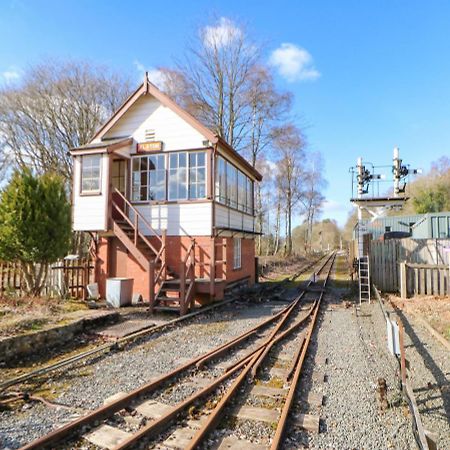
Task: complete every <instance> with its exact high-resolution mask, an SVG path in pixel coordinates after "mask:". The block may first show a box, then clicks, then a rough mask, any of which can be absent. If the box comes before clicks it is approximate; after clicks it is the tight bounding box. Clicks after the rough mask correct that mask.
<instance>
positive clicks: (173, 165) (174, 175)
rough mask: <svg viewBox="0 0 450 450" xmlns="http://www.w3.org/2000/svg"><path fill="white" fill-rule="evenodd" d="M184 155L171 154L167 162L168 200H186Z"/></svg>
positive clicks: (185, 159)
mask: <svg viewBox="0 0 450 450" xmlns="http://www.w3.org/2000/svg"><path fill="white" fill-rule="evenodd" d="M186 163H187V158H186V153H185V152H181V153H173V154H172V155H170V161H169V200H183V199H186V198H187V164H186Z"/></svg>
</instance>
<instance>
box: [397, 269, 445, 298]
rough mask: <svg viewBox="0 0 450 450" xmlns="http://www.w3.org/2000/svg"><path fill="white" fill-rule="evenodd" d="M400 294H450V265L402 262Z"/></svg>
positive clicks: (410, 295)
mask: <svg viewBox="0 0 450 450" xmlns="http://www.w3.org/2000/svg"><path fill="white" fill-rule="evenodd" d="M399 270H400V295H401V297H402V298H409V297H413V296H415V295H442V296H443V295H449V294H450V289H449V281H450V278H449V267H448V266H444V265H442V264H441V265H432V264H409V263H404V262H402V263H400V269H399Z"/></svg>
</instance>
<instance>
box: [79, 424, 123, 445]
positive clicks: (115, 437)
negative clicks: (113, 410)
mask: <svg viewBox="0 0 450 450" xmlns="http://www.w3.org/2000/svg"><path fill="white" fill-rule="evenodd" d="M130 436H131V433H127V432H126V431H122V430H119V429H118V428H114V427H111V426H110V425H102V426H100V427H98V428H96V429H95V430H94V431H92V432H91V433H89V434H87V435H86V436H85V439H86V440H88V441H89V442H90V443H91V444H94V445H97V446H98V447H101V448H107V449H112V448H114V447H116V446H117V445H119V444H121V443H122V442H123V441H125V439H128V438H129V437H130Z"/></svg>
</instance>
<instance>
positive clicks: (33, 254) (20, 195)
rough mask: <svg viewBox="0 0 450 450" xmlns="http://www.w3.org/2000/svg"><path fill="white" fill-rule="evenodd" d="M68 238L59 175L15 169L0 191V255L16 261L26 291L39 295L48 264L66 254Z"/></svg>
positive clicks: (66, 204)
mask: <svg viewBox="0 0 450 450" xmlns="http://www.w3.org/2000/svg"><path fill="white" fill-rule="evenodd" d="M70 240H71V217H70V204H69V202H68V201H67V194H66V191H65V188H64V181H63V178H62V177H61V176H59V175H55V174H52V173H46V174H44V175H41V176H35V175H33V173H32V172H31V171H30V170H28V169H25V170H23V171H22V172H19V171H16V172H15V173H14V174H13V176H12V178H11V181H10V183H9V184H8V186H7V187H6V188H5V189H4V190H3V192H2V193H1V194H0V258H1V259H3V260H6V261H19V262H20V264H21V270H22V272H23V279H24V282H25V288H26V291H27V293H28V294H30V295H39V294H40V292H41V291H42V287H43V285H44V283H45V279H46V276H47V271H48V266H49V264H51V263H52V262H55V261H56V260H58V259H59V258H62V257H63V256H65V255H66V253H67V251H68V249H69V248H70Z"/></svg>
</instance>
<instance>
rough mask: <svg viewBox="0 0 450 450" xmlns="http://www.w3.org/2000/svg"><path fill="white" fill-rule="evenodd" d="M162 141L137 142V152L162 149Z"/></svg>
mask: <svg viewBox="0 0 450 450" xmlns="http://www.w3.org/2000/svg"><path fill="white" fill-rule="evenodd" d="M162 145H163V143H162V141H151V142H142V143H140V144H137V152H138V153H139V152H159V151H161V150H162Z"/></svg>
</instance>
